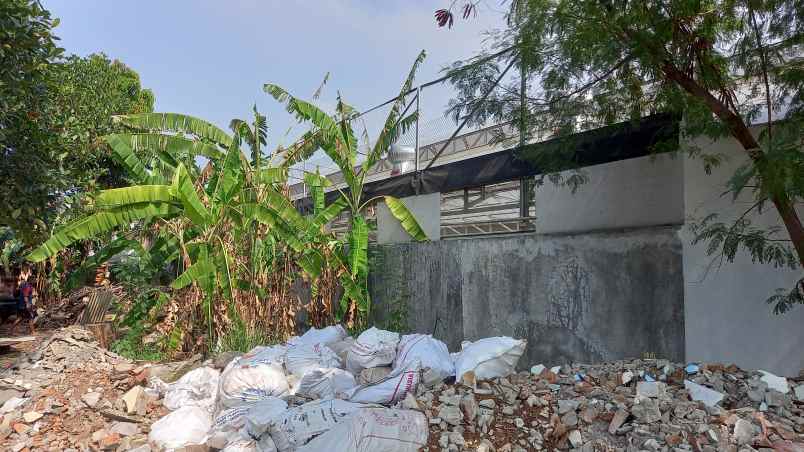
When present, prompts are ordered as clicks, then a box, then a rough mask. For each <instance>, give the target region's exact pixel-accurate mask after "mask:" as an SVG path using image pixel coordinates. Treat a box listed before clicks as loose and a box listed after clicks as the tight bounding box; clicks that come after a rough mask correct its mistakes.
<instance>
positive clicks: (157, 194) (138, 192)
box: [95, 185, 176, 209]
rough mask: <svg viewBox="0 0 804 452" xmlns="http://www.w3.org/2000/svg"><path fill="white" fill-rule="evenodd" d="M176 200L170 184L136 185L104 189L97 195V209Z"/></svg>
mask: <svg viewBox="0 0 804 452" xmlns="http://www.w3.org/2000/svg"><path fill="white" fill-rule="evenodd" d="M174 201H176V198H174V197H173V195H172V194H171V190H170V185H134V186H132V187H123V188H112V189H109V190H103V191H102V192H100V193H99V194H98V195H97V196H95V208H96V209H113V208H115V207H122V206H128V205H131V204H139V203H146V202H153V203H160V202H164V203H171V202H174Z"/></svg>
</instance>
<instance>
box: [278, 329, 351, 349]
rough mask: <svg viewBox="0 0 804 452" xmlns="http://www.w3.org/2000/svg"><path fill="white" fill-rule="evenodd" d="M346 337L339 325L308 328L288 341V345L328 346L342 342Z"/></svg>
mask: <svg viewBox="0 0 804 452" xmlns="http://www.w3.org/2000/svg"><path fill="white" fill-rule="evenodd" d="M346 336H347V334H346V330H344V329H343V327H342V326H340V325H332V326H328V327H326V328H322V329H320V330H319V329H318V328H310V329H309V330H307V332H305V333H304V334H302V335H301V336H299V337H297V338H293V339H292V340H291V341H289V343H290V344H292V345H295V344H308V345H313V344H324V345H329V344H332V343H335V342H338V341H342V340H343V339H344V338H345V337H346Z"/></svg>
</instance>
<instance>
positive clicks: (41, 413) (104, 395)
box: [0, 327, 170, 452]
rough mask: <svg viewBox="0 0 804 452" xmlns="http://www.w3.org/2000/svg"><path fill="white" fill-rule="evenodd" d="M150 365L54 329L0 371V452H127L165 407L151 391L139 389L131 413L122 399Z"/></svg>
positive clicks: (80, 332) (72, 331) (72, 330)
mask: <svg viewBox="0 0 804 452" xmlns="http://www.w3.org/2000/svg"><path fill="white" fill-rule="evenodd" d="M167 368H170V366H167ZM157 369H162V367H161V366H157V367H155V368H153V370H154V371H156V370H157ZM150 370H151V368H149V367H144V366H137V365H135V364H134V363H132V362H130V361H128V360H126V359H125V358H123V357H120V356H118V355H115V354H114V353H111V352H109V351H108V350H106V349H104V348H101V347H100V346H98V345H97V343H96V342H95V340H94V338H93V337H92V335H91V333H89V332H88V331H86V330H84V329H82V328H79V327H67V328H63V329H61V330H58V331H56V332H55V333H54V334H53V335H52V336H50V337H49V338H48V339H44V340H43V341H42V343H41V344H40V346H39V347H38V348H37V350H35V351H34V352H32V353H30V354H28V355H24V356H23V359H20V360H18V361H17V362H16V363H15V365H14V366H13V367H12V368H11V369H8V370H7V371H6V372H4V373H3V374H1V375H0V417H2V420H1V421H0V450H4V451H5V450H8V451H14V452H18V451H33V450H59V451H62V450H64V451H69V450H75V451H78V450H98V449H104V450H115V449H118V448H120V449H121V450H129V449H134V448H135V447H136V446H137V445H142V444H146V443H147V436H146V435H147V433H148V429H149V425H150V424H151V423H152V422H153V421H154V420H155V419H158V418H159V417H161V416H162V415H164V414H165V413H166V412H167V409H166V408H164V407H163V406H162V404H161V403H160V402H158V401H157V398H156V397H155V395H154V394H150V395H149V394H147V393H143V394H140V395H139V396H138V397H137V398H136V403H138V404H139V405H138V406H137V407H136V409H134V410H131V409H128V407H127V406H126V396H127V395H128V394H127V392H128V391H129V389H130V388H132V387H136V385H137V383H138V381H139V382H141V381H143V380H144V379H146V378H147V375H148V374H149V371H150ZM163 373H164V371H163ZM128 396H129V399H130V398H131V396H130V395H128Z"/></svg>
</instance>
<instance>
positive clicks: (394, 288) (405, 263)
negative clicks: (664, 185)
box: [370, 228, 684, 366]
mask: <svg viewBox="0 0 804 452" xmlns="http://www.w3.org/2000/svg"><path fill="white" fill-rule="evenodd" d="M373 252H374V253H375V255H376V256H378V259H379V262H381V264H380V265H379V266H376V267H375V269H377V271H375V272H374V273H372V275H371V281H370V287H371V293H372V298H373V300H374V303H375V307H376V309H375V312H377V313H378V317H379V318H380V319H382V317H384V316H387V314H388V313H389V312H391V311H393V310H394V309H396V308H398V307H400V306H401V307H405V306H406V307H407V311H408V312H409V318H408V324H409V326H410V328H411V330H414V331H418V332H426V333H433V332H434V334H435V336H436V337H439V338H441V339H442V340H444V341H445V342H446V343H447V344H448V346H449V347H450V349H451V350H458V349H459V346H460V342H461V341H462V340H474V339H478V338H481V337H488V336H498V335H507V336H514V337H524V338H527V339H528V347H527V351H526V354H527V355H526V357H525V358H523V359H522V360H521V364H522V365H523V366H527V365H529V364H535V363H540V362H542V363H545V364H559V363H564V362H570V361H580V362H593V361H601V360H612V359H618V358H625V357H636V356H640V355H642V354H643V353H645V352H651V353H655V354H656V355H657V356H660V357H667V358H670V359H673V360H683V359H684V312H683V283H682V279H681V272H682V258H681V243H680V241H679V239H678V235H677V231H676V229H674V228H645V229H640V230H635V231H626V232H611V233H594V234H584V235H549V236H545V235H536V234H528V235H516V236H505V237H489V238H474V239H465V240H448V241H441V242H434V243H425V244H397V245H384V246H377V247H375V248H374V250H373ZM436 324H437V326H436ZM434 328H435V331H434Z"/></svg>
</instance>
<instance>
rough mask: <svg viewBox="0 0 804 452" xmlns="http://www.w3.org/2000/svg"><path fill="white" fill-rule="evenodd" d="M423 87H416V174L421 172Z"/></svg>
mask: <svg viewBox="0 0 804 452" xmlns="http://www.w3.org/2000/svg"><path fill="white" fill-rule="evenodd" d="M421 93H422V87H421V85H419V86H417V87H416V144H415V148H414V149H415V152H414V153H415V154H416V164H415V165H414V170H415V171H416V174H418V173H419V118H420V117H421V110H420V109H419V99H420V98H421Z"/></svg>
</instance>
